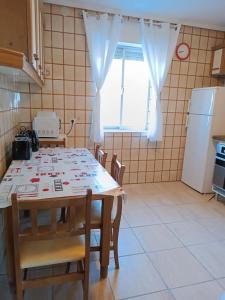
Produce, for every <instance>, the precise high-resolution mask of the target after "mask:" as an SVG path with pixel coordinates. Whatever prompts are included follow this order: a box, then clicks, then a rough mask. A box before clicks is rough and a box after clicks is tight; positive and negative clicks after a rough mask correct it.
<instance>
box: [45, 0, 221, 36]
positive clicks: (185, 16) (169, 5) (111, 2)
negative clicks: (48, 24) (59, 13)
mask: <svg viewBox="0 0 225 300" xmlns="http://www.w3.org/2000/svg"><path fill="white" fill-rule="evenodd" d="M44 1H45V2H48V3H55V4H62V5H66V6H74V7H78V8H84V9H90V10H97V11H104V12H111V13H120V14H122V15H126V16H135V17H145V18H150V19H152V18H153V19H156V20H161V21H168V22H175V23H181V24H184V25H193V26H198V27H203V28H211V29H216V30H223V31H225V0H44Z"/></svg>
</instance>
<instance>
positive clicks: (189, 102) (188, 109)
mask: <svg viewBox="0 0 225 300" xmlns="http://www.w3.org/2000/svg"><path fill="white" fill-rule="evenodd" d="M190 106H191V99H189V100H188V107H187V113H188V114H189V113H190Z"/></svg>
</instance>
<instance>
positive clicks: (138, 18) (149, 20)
mask: <svg viewBox="0 0 225 300" xmlns="http://www.w3.org/2000/svg"><path fill="white" fill-rule="evenodd" d="M83 11H85V12H86V13H88V14H90V15H93V16H94V15H96V16H98V15H100V14H104V13H105V14H108V15H109V16H114V15H116V14H115V13H106V12H100V11H95V10H85V9H83V10H82V11H81V12H80V16H81V17H83ZM122 18H123V19H125V20H127V21H129V20H133V21H137V22H140V20H141V19H142V18H140V17H132V16H124V15H122ZM143 20H144V22H145V24H150V23H151V21H152V22H153V25H156V26H160V24H163V23H170V22H163V21H159V20H151V19H146V18H143ZM170 25H171V27H177V25H178V24H176V23H170Z"/></svg>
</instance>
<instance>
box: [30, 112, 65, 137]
mask: <svg viewBox="0 0 225 300" xmlns="http://www.w3.org/2000/svg"><path fill="white" fill-rule="evenodd" d="M33 129H34V130H36V131H37V134H38V136H39V137H55V138H57V137H58V136H59V129H60V120H59V117H58V116H57V115H56V113H55V112H49V111H39V112H38V113H37V116H36V117H35V118H34V119H33Z"/></svg>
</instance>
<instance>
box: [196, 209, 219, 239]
mask: <svg viewBox="0 0 225 300" xmlns="http://www.w3.org/2000/svg"><path fill="white" fill-rule="evenodd" d="M222 210H224V211H225V207H224V208H222ZM197 222H198V223H199V224H201V225H202V226H204V227H205V228H206V229H207V230H208V231H209V232H211V233H212V234H213V235H214V236H215V238H216V239H218V240H224V239H225V218H224V217H218V218H210V219H198V220H197Z"/></svg>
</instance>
